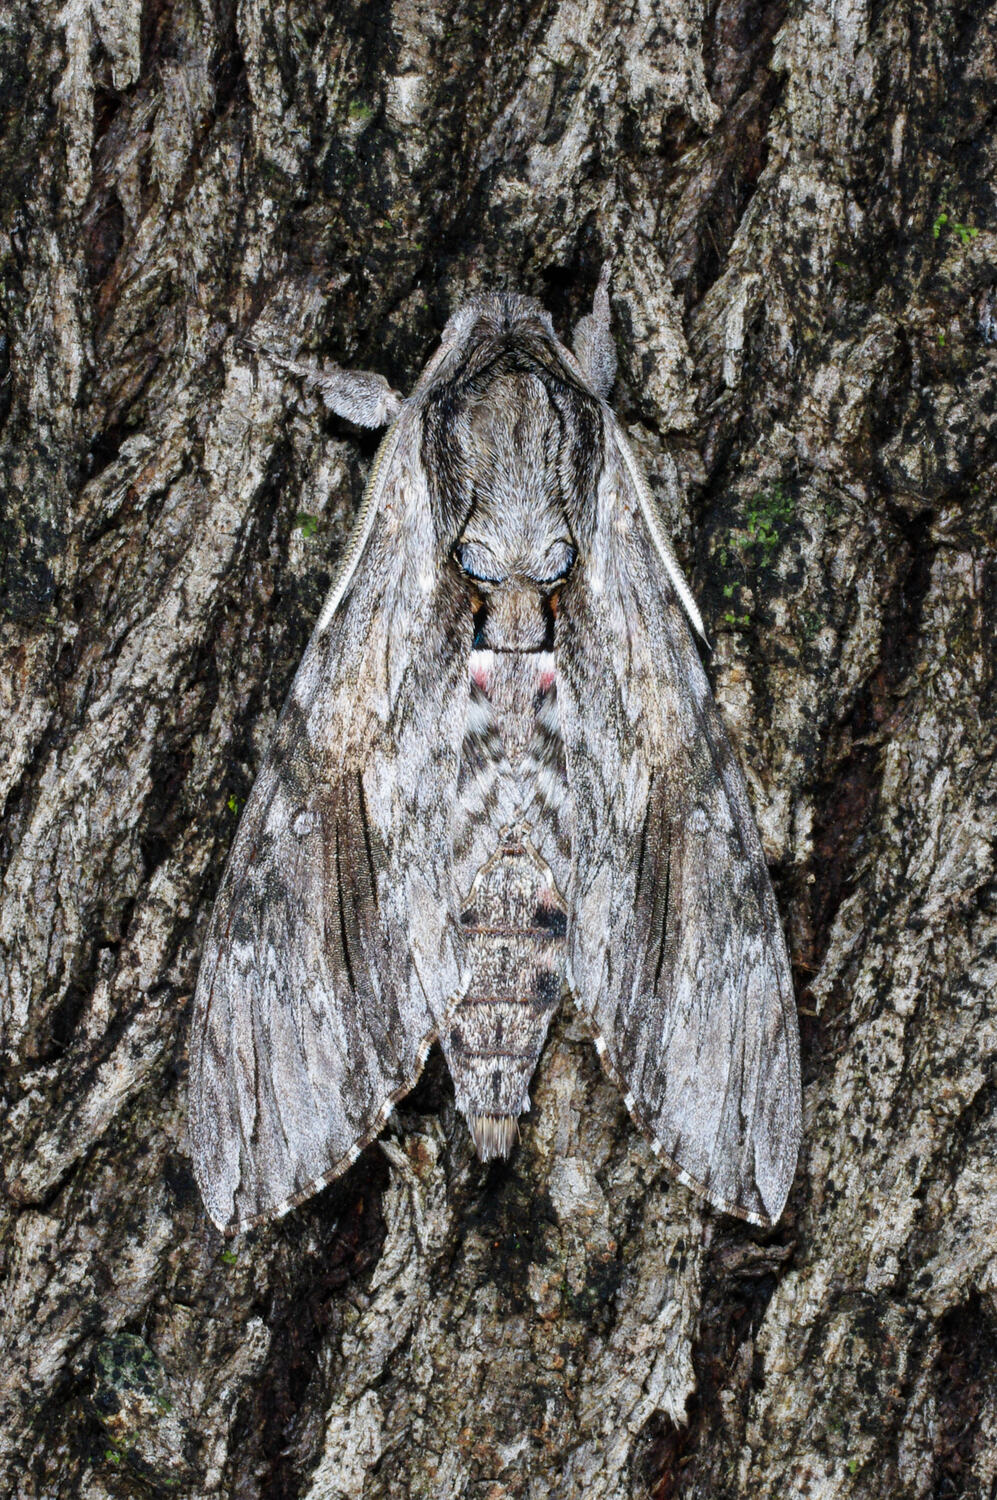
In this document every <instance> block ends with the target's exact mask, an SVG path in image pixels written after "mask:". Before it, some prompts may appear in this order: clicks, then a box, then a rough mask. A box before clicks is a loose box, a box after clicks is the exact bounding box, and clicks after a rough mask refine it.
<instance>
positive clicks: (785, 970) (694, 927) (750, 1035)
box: [558, 414, 800, 1224]
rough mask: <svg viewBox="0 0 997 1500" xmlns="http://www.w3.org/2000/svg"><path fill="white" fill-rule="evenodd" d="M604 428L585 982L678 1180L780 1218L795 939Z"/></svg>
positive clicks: (573, 607) (588, 589) (789, 1107)
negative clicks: (788, 937)
mask: <svg viewBox="0 0 997 1500" xmlns="http://www.w3.org/2000/svg"><path fill="white" fill-rule="evenodd" d="M606 422H607V447H606V458H605V468H604V472H603V476H602V480H601V482H600V485H599V492H598V497H597V499H596V501H595V524H594V526H592V524H591V516H590V517H589V524H590V528H591V532H590V534H591V547H590V552H589V557H588V559H587V562H588V566H585V567H581V568H579V569H578V570H577V572H576V575H575V576H574V577H573V578H572V580H571V581H570V583H569V585H568V586H566V588H565V590H564V594H563V598H562V605H561V616H560V621H559V627H558V628H559V637H558V658H559V666H558V671H559V680H560V684H561V686H560V703H561V722H562V731H563V735H564V741H565V749H566V754H567V764H568V778H569V785H570V788H571V794H572V803H573V808H574V817H575V835H574V843H573V851H572V853H573V874H572V890H571V898H570V901H569V907H570V911H571V926H570V930H569V943H568V946H569V964H570V976H571V983H572V985H573V988H574V991H575V994H576V997H577V1000H578V1004H579V1006H580V1008H581V1010H582V1011H583V1013H584V1014H585V1015H586V1017H587V1018H588V1019H589V1021H590V1023H591V1025H592V1027H593V1030H594V1031H595V1033H596V1036H597V1038H598V1039H599V1040H598V1043H597V1045H598V1046H599V1051H600V1055H601V1056H602V1059H603V1062H604V1065H605V1066H606V1068H607V1071H608V1072H609V1073H610V1074H611V1075H612V1076H613V1077H614V1078H616V1079H617V1081H618V1082H619V1083H620V1085H621V1087H622V1088H623V1090H624V1093H625V1096H626V1099H627V1104H628V1106H629V1108H630V1109H631V1112H632V1113H633V1115H634V1117H635V1119H637V1121H638V1122H639V1123H640V1124H641V1125H642V1126H643V1127H644V1128H645V1129H647V1131H648V1132H649V1134H650V1135H651V1136H652V1139H653V1140H654V1141H655V1143H656V1146H657V1149H658V1150H659V1151H660V1153H661V1154H662V1155H663V1156H664V1157H665V1159H666V1160H667V1161H668V1162H669V1164H670V1165H671V1167H672V1168H673V1170H675V1171H676V1173H677V1174H678V1175H679V1176H680V1177H681V1178H682V1180H684V1181H685V1182H687V1183H688V1184H689V1185H690V1186H692V1187H693V1188H695V1189H696V1190H697V1191H698V1192H700V1193H702V1194H703V1195H704V1196H705V1197H707V1198H708V1199H709V1200H710V1201H711V1202H712V1203H714V1204H716V1205H717V1206H718V1207H720V1208H722V1209H724V1210H725V1211H726V1212H728V1213H734V1214H738V1215H740V1216H742V1217H744V1218H747V1219H750V1220H752V1221H753V1222H756V1223H762V1224H767V1223H771V1222H774V1221H775V1220H776V1219H777V1218H778V1217H779V1214H780V1213H781V1212H782V1208H783V1205H784V1203H785V1199H786V1195H787V1193H788V1191H789V1187H790V1185H791V1183H792V1179H793V1174H794V1170H795V1165H796V1157H797V1151H798V1147H799V1138H800V1075H799V1043H798V1031H797V1021H796V1011H795V1005H794V1000H793V990H792V983H791V979H790V973H789V964H788V958H787V954H786V947H785V941H784V939H783V934H782V929H781V926H780V923H779V915H778V911H777V909H776V905H775V898H774V896H773V893H772V887H771V882H770V880H769V875H768V871H767V869H766V866H765V860H764V856H763V853H762V847H761V841H760V839H759V836H758V832H757V829H756V827H755V823H754V819H753V817H752V814H751V809H750V806H749V803H748V798H747V791H746V788H745V785H744V779H743V776H742V774H741V770H740V767H739V766H738V764H737V762H736V760H735V758H734V755H733V752H732V751H731V748H730V744H729V741H728V739H727V735H726V732H725V730H724V727H723V723H722V721H721V718H720V715H719V712H718V710H717V707H716V705H715V703H714V701H713V697H712V695H711V693H710V689H709V684H708V683H707V680H706V676H705V673H704V672H703V668H702V665H701V663H700V660H699V657H698V654H697V652H696V649H695V646H694V644H693V640H692V635H691V632H690V630H689V626H688V624H687V622H686V618H685V616H684V614H683V611H682V607H681V604H680V602H679V596H678V594H677V592H676V590H675V588H674V587H673V585H672V583H671V581H670V579H669V577H668V575H667V573H666V572H665V571H664V569H662V567H661V566H660V559H659V557H658V554H657V552H656V550H655V548H654V545H653V542H652V538H651V535H650V533H649V531H648V529H647V527H646V525H645V523H644V519H643V516H642V512H641V507H640V504H639V499H638V496H637V493H636V490H635V487H634V484H633V482H632V480H631V478H630V475H629V473H628V470H627V468H626V466H625V464H624V463H623V462H622V461H621V458H620V456H619V452H618V450H617V447H616V442H615V436H614V428H613V426H612V425H611V424H612V418H611V417H610V416H609V415H608V414H607V417H606ZM583 525H584V520H583V518H580V519H579V529H580V530H581V529H582V526H583Z"/></svg>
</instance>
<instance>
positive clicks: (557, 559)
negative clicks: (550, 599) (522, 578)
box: [530, 542, 578, 586]
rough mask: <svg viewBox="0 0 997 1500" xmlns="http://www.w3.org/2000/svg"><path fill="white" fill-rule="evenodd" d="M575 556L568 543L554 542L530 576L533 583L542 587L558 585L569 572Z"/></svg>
mask: <svg viewBox="0 0 997 1500" xmlns="http://www.w3.org/2000/svg"><path fill="white" fill-rule="evenodd" d="M577 556H578V554H577V552H576V551H575V549H574V547H572V545H571V543H570V542H555V543H554V545H553V547H551V548H550V550H549V552H548V553H547V556H546V557H545V558H544V560H543V562H542V563H541V564H540V566H539V568H538V569H537V571H536V572H535V573H532V574H531V575H530V576H531V578H532V579H533V582H534V583H539V584H541V585H542V586H547V585H550V584H553V583H560V582H561V580H562V579H563V578H567V576H568V574H569V573H570V572H571V569H572V568H573V567H574V565H575V558H576V557H577Z"/></svg>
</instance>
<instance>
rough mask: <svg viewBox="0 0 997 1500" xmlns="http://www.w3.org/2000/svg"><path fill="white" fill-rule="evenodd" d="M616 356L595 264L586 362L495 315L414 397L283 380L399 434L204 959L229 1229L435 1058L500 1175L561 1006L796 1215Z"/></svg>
mask: <svg viewBox="0 0 997 1500" xmlns="http://www.w3.org/2000/svg"><path fill="white" fill-rule="evenodd" d="M607 269H608V268H607ZM281 363H285V364H286V363H287V362H286V361H282V362H281ZM615 363H616V360H615V352H614V348H613V344H612V340H611V337H610V332H609V294H608V277H607V275H606V274H605V273H604V275H603V277H602V279H601V280H600V283H599V288H598V291H597V293H596V298H595V304H594V308H593V312H592V313H591V314H590V315H589V316H588V317H586V318H583V319H582V321H581V323H580V324H579V325H578V328H577V329H576V331H575V337H574V354H572V353H571V352H569V351H568V349H567V348H565V347H564V346H563V345H562V344H561V343H560V342H559V341H558V339H557V337H556V336H555V334H554V331H553V327H552V324H551V320H550V318H549V316H548V315H547V314H546V313H545V312H544V311H543V309H542V308H541V307H540V306H539V305H538V304H537V303H536V302H534V301H532V300H530V299H528V298H523V297H517V296H510V295H495V296H484V297H479V298H476V299H475V300H473V301H470V302H467V303H465V304H464V305H463V306H462V307H460V308H459V309H458V311H457V312H456V313H455V315H454V316H453V317H452V318H451V320H450V322H449V323H448V324H447V326H446V329H445V330H444V333H443V339H442V343H441V345H440V348H439V349H438V350H437V352H436V354H435V355H434V357H433V358H432V359H431V360H430V362H429V364H428V365H427V367H426V369H425V370H424V371H423V373H422V375H421V377H420V379H419V381H418V383H417V384H416V387H415V389H414V391H413V392H412V394H411V395H410V396H409V397H408V399H406V400H403V399H401V398H400V397H399V396H397V395H396V394H395V393H394V392H393V391H391V390H390V388H389V387H388V385H387V383H386V382H385V381H384V380H383V379H382V378H381V377H380V376H376V375H371V374H367V373H350V372H347V371H343V370H339V369H336V368H333V367H324V368H323V367H315V366H309V365H295V364H293V363H291V364H289V365H288V368H290V369H291V370H292V371H295V372H297V373H299V374H301V375H303V376H304V377H305V378H306V379H308V380H309V381H310V382H312V383H313V384H317V385H318V387H319V389H320V390H321V392H322V395H323V397H324V399H325V401H326V402H327V404H328V405H329V406H330V407H332V408H333V409H334V410H335V411H337V412H339V413H340V414H341V415H343V416H347V417H350V418H352V419H353V420H354V421H357V422H361V423H366V424H367V425H370V426H378V425H383V424H385V423H388V422H390V428H389V431H388V433H387V436H386V437H385V439H384V441H383V443H382V445H381V448H380V450H379V452H378V455H377V458H376V460H375V463H374V465H373V469H372V472H371V475H370V481H369V483H368V486H367V491H366V495H365V498H364V502H363V507H362V510H361V512H360V516H359V518H358V521H357V524H356V528H355V530H354V534H353V537H352V539H351V541H350V544H349V546H348V548H347V552H346V556H345V558H344V560H343V565H342V567H341V570H340V574H339V577H338V579H337V580H336V582H335V584H334V585H333V588H332V591H331V594H330V597H329V599H328V601H327V603H326V606H325V608H324V610H323V612H322V615H321V618H320V619H319V622H318V625H317V627H316V629H315V632H314V634H313V636H312V639H311V641H310V643H309V646H308V649H307V651H306V653H305V656H304V658H303V660H302V663H301V666H300V669H299V671H298V674H297V676H296V678H295V680H294V684H293V686H292V688H291V692H290V696H289V698H288V700H287V704H286V707H285V709H284V712H283V715H282V717H281V719H280V722H279V725H278V727H277V730H276V732H275V736H274V739H273V742H272V744H271V746H270V748H269V751H268V753H267V755H266V757H265V759H264V761H263V764H262V766H261V768H260V772H259V775H258V777H257V780H256V783H255V786H254V788H253V791H252V795H251V796H250V798H249V800H248V802H247V804H246V807H245V811H244V812H243V815H242V819H241V822H240V824H239V828H238V831H237V833H236V837H235V841H234V844H233V847H232V851H231V855H230V858H229V862H228V867H227V869H226V871H225V875H224V878H223V881H222V884H221V888H220V890H219V893H218V898H217V901H216V903H215V909H214V913H213V916H212V920H211V924H210V927H209V930H208V935H207V941H206V944H205V950H204V959H203V963H202V966H201V972H200V977H199V980H198V986H197V994H196V999H195V1006H194V1018H193V1027H192V1034H191V1071H190V1091H191V1103H190V1134H191V1141H192V1146H193V1157H194V1164H195V1169H196V1173H197V1178H198V1181H199V1183H200V1186H201V1191H202V1194H203V1197H204V1202H205V1204H206V1206H207V1209H208V1212H209V1213H210V1215H211V1217H212V1219H213V1220H214V1221H215V1223H216V1224H218V1225H219V1226H221V1227H223V1228H226V1229H229V1230H233V1229H240V1228H246V1227H248V1226H249V1225H252V1224H255V1223H258V1222H260V1221H262V1220H266V1219H269V1218H272V1217H274V1216H276V1215H278V1214H281V1213H283V1212H285V1211H286V1210H287V1209H288V1208H290V1207H291V1206H292V1205H294V1204H296V1203H299V1202H300V1201H301V1200H302V1199H304V1198H306V1197H307V1196H308V1195H309V1194H311V1193H314V1192H316V1191H317V1190H318V1189H319V1188H320V1187H321V1186H322V1185H323V1184H325V1183H327V1182H329V1181H330V1180H331V1179H332V1178H334V1177H335V1176H337V1175H338V1174H339V1173H341V1172H343V1171H344V1170H345V1169H346V1167H347V1166H348V1165H349V1163H350V1162H351V1161H353V1159H354V1158H355V1157H356V1156H357V1154H358V1153H359V1151H360V1150H361V1149H362V1148H363V1146H364V1145H365V1144H366V1143H367V1142H368V1141H370V1140H371V1139H372V1138H373V1137H374V1136H375V1135H376V1134H377V1133H378V1131H379V1130H380V1129H381V1127H382V1126H383V1124H384V1123H385V1121H386V1119H387V1117H388V1115H389V1113H390V1111H391V1109H392V1106H393V1104H394V1103H395V1101H396V1100H398V1099H400V1098H401V1097H402V1096H403V1095H404V1094H405V1093H407V1092H408V1090H409V1089H411V1088H412V1086H413V1084H414V1083H415V1081H416V1079H417V1078H418V1075H419V1072H420V1070H421V1068H422V1065H423V1062H424V1060H425V1057H426V1054H427V1051H428V1049H429V1047H430V1045H431V1044H432V1043H433V1041H434V1040H438V1041H439V1043H440V1046H441V1047H442V1050H443V1053H444V1055H445V1057H446V1060H447V1063H448V1065H449V1068H450V1072H451V1075H452V1077H453V1083H454V1089H455V1093H456V1103H457V1106H458V1108H459V1109H460V1110H461V1111H462V1113H463V1114H464V1116H465V1118H466V1120H467V1122H468V1125H469V1127H470V1132H471V1136H472V1137H473V1140H474V1144H475V1147H476V1148H477V1151H478V1154H479V1156H480V1157H481V1158H482V1159H483V1160H487V1159H489V1158H490V1157H494V1156H502V1155H506V1154H508V1153H509V1151H510V1150H511V1149H512V1147H513V1145H514V1142H515V1140H516V1137H517V1133H518V1127H517V1120H518V1117H519V1116H520V1115H521V1114H522V1113H523V1111H524V1110H526V1109H527V1108H528V1107H529V1097H528V1090H529V1086H530V1079H531V1076H532V1074H533V1072H534V1069H535V1067H536V1065H537V1061H538V1058H539V1056H540V1052H541V1049H542V1047H543V1044H544V1039H545V1036H546V1034H547V1029H548V1026H549V1024H550V1021H551V1018H552V1016H553V1014H554V1012H555V1010H556V1008H557V1006H558V1005H559V1004H560V1003H561V1001H562V995H563V994H565V995H566V994H570V996H571V997H572V1000H573V1003H574V1004H575V1005H576V1006H577V1007H578V1009H579V1010H580V1012H581V1013H582V1015H583V1016H584V1017H585V1019H586V1020H587V1022H588V1024H589V1026H590V1027H591V1031H592V1034H593V1037H594V1040H595V1045H596V1047H597V1049H598V1052H599V1056H600V1058H601V1060H602V1064H603V1066H604V1068H605V1069H606V1071H607V1073H608V1074H609V1075H610V1076H611V1077H612V1078H613V1079H614V1080H616V1082H617V1083H618V1085H619V1087H620V1088H621V1089H622V1090H623V1092H624V1095H625V1098H626V1103H627V1106H628V1108H629V1110H630V1112H631V1114H632V1116H633V1118H634V1119H635V1120H636V1121H637V1123H638V1124H639V1125H640V1126H641V1127H642V1128H643V1129H644V1130H645V1131H646V1132H647V1134H648V1135H649V1137H650V1139H651V1141H652V1142H653V1144H654V1146H655V1148H656V1149H657V1150H658V1152H659V1153H660V1155H661V1156H662V1158H663V1159H664V1161H665V1162H666V1163H667V1164H668V1166H669V1167H670V1168H671V1169H672V1171H673V1172H674V1173H675V1174H676V1176H678V1177H679V1178H680V1179H681V1181H683V1182H685V1183H687V1184H688V1185H689V1186H690V1187H692V1188H694V1189H695V1190H696V1191H698V1192H699V1193H701V1194H703V1195H704V1196H705V1197H706V1198H707V1199H709V1201H710V1202H712V1203H714V1204H715V1205H717V1206H718V1207H719V1208H721V1209H723V1210H725V1211H726V1212H728V1213H733V1214H738V1215H740V1216H742V1217H743V1218H746V1219H750V1220H751V1221H752V1222H754V1223H759V1224H768V1223H772V1222H774V1221H775V1220H776V1219H777V1218H778V1216H779V1214H780V1213H781V1211H782V1208H783V1204H784V1202H785V1199H786V1195H787V1193H788V1191H789V1187H790V1184H791V1182H792V1178H793V1173H794V1168H795V1163H796V1156H797V1149H798V1144H799V1137H800V1076H799V1043H798V1035H797V1022H796V1013H795V1008H794V1003H793V991H792V985H791V982H790V975H789V966H788V962H787V956H786V948H785V943H784V940H783V935H782V930H781V928H780V924H779V917H778V913H777V910H776V905H775V900H774V897H773V894H772V887H771V884H770V881H769V876H768V872H767V870H766V866H765V861H764V858H763V855H762V848H761V843H760V840H759V837H758V833H757V830H756V828H755V824H754V821H753V819H752V815H751V811H750V808H749V805H748V799H747V795H746V791H745V785H744V780H743V777H742V775H741V771H740V769H739V767H738V765H737V762H736V761H735V759H734V756H733V754H732V751H731V748H730V745H729V743H728V740H727V735H726V733H725V731H724V727H723V724H722V722H721V719H720V716H719V713H718V711H717V708H716V705H715V704H714V701H713V698H712V696H711V693H710V689H709V685H708V683H707V680H706V676H705V674H704V671H703V668H702V665H701V662H700V658H699V654H698V652H697V649H696V646H695V642H694V639H693V634H692V629H690V623H691V625H692V627H694V628H695V629H697V630H699V631H702V626H701V624H700V620H699V615H698V613H697V610H696V606H695V604H694V602H693V600H692V597H691V595H690V593H689V589H688V587H687V585H686V583H685V580H684V579H683V577H682V574H681V572H680V570H679V567H678V564H677V562H676V561H675V558H674V556H673V554H672V551H671V548H670V546H669V544H668V542H667V540H666V538H665V536H664V533H663V530H662V525H661V521H660V518H659V513H658V510H657V506H656V504H655V501H654V499H653V497H652V495H651V493H650V490H649V488H648V485H647V482H646V480H645V478H644V476H643V475H642V473H641V471H640V469H639V467H638V465H637V462H636V460H635V458H634V455H633V453H632V451H631V448H630V445H629V443H628V442H627V439H626V437H625V436H624V433H623V431H622V430H621V427H620V424H619V423H618V421H617V419H616V417H615V416H614V414H613V412H612V410H611V409H610V407H609V406H608V405H607V402H606V397H607V396H608V394H609V390H610V387H611V385H612V382H613V376H614V373H615Z"/></svg>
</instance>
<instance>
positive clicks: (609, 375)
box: [572, 260, 616, 397]
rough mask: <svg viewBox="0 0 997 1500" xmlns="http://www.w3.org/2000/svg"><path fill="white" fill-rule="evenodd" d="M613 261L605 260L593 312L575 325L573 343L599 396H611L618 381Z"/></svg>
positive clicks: (577, 357)
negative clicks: (611, 309)
mask: <svg viewBox="0 0 997 1500" xmlns="http://www.w3.org/2000/svg"><path fill="white" fill-rule="evenodd" d="M612 269H613V263H612V261H608V260H607V261H606V263H605V265H604V266H603V268H602V271H601V273H600V276H599V285H598V286H597V287H596V289H595V296H594V298H593V299H592V311H591V312H590V313H587V314H586V315H585V317H584V318H580V319H579V320H578V322H577V324H576V325H575V332H574V337H573V339H572V343H573V345H574V350H575V358H576V359H577V360H578V363H579V364H580V365H581V367H582V369H583V370H584V371H585V374H586V375H587V376H588V379H589V381H590V382H591V384H592V388H593V390H594V391H595V392H596V393H597V394H598V395H600V396H604V397H605V396H608V395H609V393H610V391H611V390H612V389H613V381H614V380H615V379H616V345H615V344H614V343H613V335H612V334H611V333H610V331H609V277H610V273H611V271H612Z"/></svg>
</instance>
